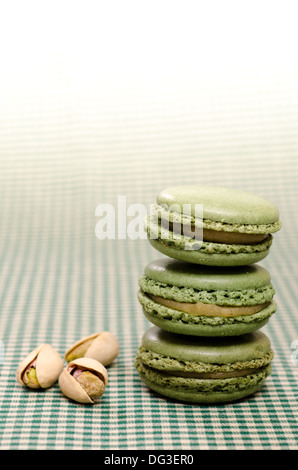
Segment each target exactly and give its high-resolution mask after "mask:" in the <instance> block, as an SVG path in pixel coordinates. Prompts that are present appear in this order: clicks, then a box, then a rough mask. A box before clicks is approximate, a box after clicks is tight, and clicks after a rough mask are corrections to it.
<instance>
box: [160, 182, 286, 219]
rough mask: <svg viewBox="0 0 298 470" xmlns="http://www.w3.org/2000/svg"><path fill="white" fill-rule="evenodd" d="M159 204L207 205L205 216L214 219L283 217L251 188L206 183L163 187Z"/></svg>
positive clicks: (193, 209) (193, 210)
mask: <svg viewBox="0 0 298 470" xmlns="http://www.w3.org/2000/svg"><path fill="white" fill-rule="evenodd" d="M157 203H158V204H160V205H167V206H169V207H170V206H171V205H174V204H177V205H179V206H180V207H181V209H182V208H183V205H184V204H191V205H192V207H191V214H192V215H193V216H195V215H196V214H195V204H202V205H203V217H204V219H209V220H213V221H220V222H225V223H242V224H256V225H258V224H270V223H274V222H275V221H277V220H278V218H279V212H278V209H277V207H276V206H275V205H274V204H273V203H272V202H270V201H268V200H267V199H265V198H263V197H260V196H258V195H255V194H253V193H250V192H247V191H241V190H238V189H232V188H223V187H215V186H205V185H187V186H184V185H181V186H174V187H169V188H166V189H164V190H162V191H161V192H160V193H159V194H158V196H157Z"/></svg>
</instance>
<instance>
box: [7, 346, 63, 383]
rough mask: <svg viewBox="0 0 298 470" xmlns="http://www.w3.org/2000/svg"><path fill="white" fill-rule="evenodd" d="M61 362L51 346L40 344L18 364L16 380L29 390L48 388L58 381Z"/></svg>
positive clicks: (61, 366)
mask: <svg viewBox="0 0 298 470" xmlns="http://www.w3.org/2000/svg"><path fill="white" fill-rule="evenodd" d="M62 369H63V360H62V357H61V356H60V354H58V353H57V352H56V351H55V350H54V349H53V348H52V346H50V345H49V344H41V345H40V346H38V347H37V348H35V349H34V350H33V351H31V352H30V353H29V354H28V356H26V357H25V359H23V361H22V362H21V363H20V364H19V366H18V369H17V372H16V379H17V381H18V382H19V383H20V384H21V385H24V386H26V387H29V388H48V387H51V385H53V383H54V382H56V380H57V379H58V377H59V375H60V373H61V371H62Z"/></svg>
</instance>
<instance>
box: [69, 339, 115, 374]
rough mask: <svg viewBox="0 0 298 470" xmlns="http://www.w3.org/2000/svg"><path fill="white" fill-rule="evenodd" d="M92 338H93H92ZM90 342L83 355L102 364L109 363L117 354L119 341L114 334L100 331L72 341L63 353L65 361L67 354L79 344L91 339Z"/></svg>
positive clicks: (106, 364)
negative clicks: (74, 341)
mask: <svg viewBox="0 0 298 470" xmlns="http://www.w3.org/2000/svg"><path fill="white" fill-rule="evenodd" d="M93 338H94V339H93ZM92 339H93V341H92V343H91V344H90V346H89V347H88V349H87V350H86V351H85V353H84V355H83V357H90V358H93V359H96V360H97V361H99V362H100V363H101V364H103V365H104V366H108V365H110V364H111V363H112V362H113V361H114V359H116V357H117V356H118V354H119V342H118V340H117V338H116V336H115V335H113V334H112V333H110V332H109V331H103V332H102V333H94V334H92V335H90V336H85V337H84V338H82V339H80V340H79V341H77V342H76V343H74V344H73V345H72V346H71V347H70V348H69V349H68V350H67V351H66V353H65V355H64V358H65V360H66V361H67V357H68V356H69V354H70V353H71V352H72V351H73V350H74V349H76V348H77V347H78V346H81V345H82V344H83V343H85V342H86V341H90V340H92Z"/></svg>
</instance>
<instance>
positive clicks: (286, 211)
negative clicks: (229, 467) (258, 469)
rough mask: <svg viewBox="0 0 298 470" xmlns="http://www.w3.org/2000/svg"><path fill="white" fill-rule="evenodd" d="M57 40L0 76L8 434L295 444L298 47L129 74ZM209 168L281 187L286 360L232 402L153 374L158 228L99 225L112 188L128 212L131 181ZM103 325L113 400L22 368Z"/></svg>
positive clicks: (210, 175) (281, 319) (13, 443)
mask: <svg viewBox="0 0 298 470" xmlns="http://www.w3.org/2000/svg"><path fill="white" fill-rule="evenodd" d="M22 24H23V23H22ZM19 26H21V25H19ZM29 26H30V25H29ZM118 26H119V25H118ZM29 29H30V28H29ZM39 32H40V33H41V32H42V28H41V29H40V31H39ZM140 32H141V31H139V33H140ZM89 34H90V36H88V38H89V39H90V41H91V39H92V37H91V34H93V33H91V32H90V33H89ZM94 34H95V33H94ZM98 34H99V33H98ZM73 36H74V37H76V36H75V35H73ZM24 37H26V36H25V35H24ZM51 38H52V35H51ZM65 41H67V39H65ZM32 44H33V41H32ZM34 44H35V42H34ZM66 44H67V45H68V47H66ZM78 44H79V43H76V45H78ZM132 44H133V42H132ZM17 46H18V47H19V43H18V45H15V49H16V51H18V48H17ZM54 46H55V43H54ZM58 46H59V45H58V44H56V49H54V52H55V53H53V54H51V53H50V52H51V49H50V47H51V45H50V43H46V44H45V45H44V46H43V47H45V54H46V55H45V56H44V55H42V54H40V56H39V60H40V61H39V62H38V64H37V62H31V63H30V64H29V66H31V69H30V67H29V71H28V69H25V67H24V73H23V75H22V76H21V77H20V76H19V74H18V69H17V64H16V63H15V62H11V61H10V59H9V57H6V61H7V67H8V68H6V71H5V73H4V75H3V74H2V75H3V76H2V77H1V79H0V80H1V91H0V93H1V94H2V93H3V96H2V97H3V99H2V100H1V107H0V122H1V134H0V210H1V219H0V235H1V236H0V245H1V252H0V266H1V277H0V312H1V314H0V339H1V340H2V341H3V343H4V346H5V361H4V363H3V364H2V365H0V374H1V375H0V397H1V399H0V447H1V448H2V449H294V448H296V449H297V448H298V430H297V421H298V383H297V381H298V354H297V361H296V362H297V363H296V362H295V358H296V355H295V351H296V350H295V348H294V346H293V344H292V342H293V341H297V340H298V317H297V300H296V299H297V280H298V279H297V275H298V269H297V266H298V265H297V258H298V252H297V235H296V234H297V231H298V222H297V217H296V211H297V196H298V190H297V181H298V179H297V177H298V160H297V148H298V134H297V126H298V106H297V102H298V101H297V96H298V89H297V83H298V67H295V64H294V63H293V58H294V55H293V56H291V61H288V62H286V61H284V63H283V64H282V66H280V65H281V64H280V63H278V61H275V60H271V61H269V62H266V61H264V63H263V62H262V63H260V64H251V63H248V64H246V63H245V62H241V63H240V64H239V63H238V62H237V63H236V62H233V63H232V65H231V64H227V65H226V66H225V65H223V64H222V63H219V64H218V65H216V63H214V64H209V66H208V64H205V66H204V67H203V66H202V69H197V68H194V65H193V61H192V60H191V57H190V56H186V58H185V56H184V62H183V66H182V67H181V68H180V67H178V65H177V64H176V63H175V61H174V59H173V62H171V63H167V65H168V69H166V68H165V66H164V62H163V61H161V62H160V64H159V68H157V69H154V63H153V62H152V61H153V58H152V57H151V56H150V58H149V59H148V60H149V63H147V62H146V61H145V60H144V59H142V58H140V61H141V62H140V69H135V72H134V73H131V74H130V73H129V69H128V71H127V72H126V73H125V74H124V76H123V77H122V79H121V77H120V78H119V77H118V74H117V69H116V68H115V69H112V65H111V63H110V62H109V58H108V57H107V56H102V57H101V58H102V60H104V65H106V66H110V67H111V69H109V68H108V69H104V72H103V71H102V69H100V67H99V68H98V69H97V68H95V65H94V61H93V57H94V56H93V55H92V54H91V53H90V50H89V51H88V50H87V51H86V50H85V49H84V50H83V49H80V48H77V49H76V54H71V53H70V52H71V51H72V49H71V47H70V46H69V44H68V43H67V42H65V43H64V49H63V48H62V49H61V48H60V47H58ZM147 46H148V45H147ZM114 47H115V51H114V52H115V53H116V52H117V48H116V45H115V44H114ZM16 51H15V52H16ZM121 51H122V52H123V50H122V49H121ZM121 51H120V52H121ZM52 52H53V51H52ZM96 52H98V50H96ZM122 52H121V53H122ZM178 52H179V51H178ZM180 52H181V51H180ZM98 53H99V54H102V53H103V51H102V50H101V49H100V50H99V52H98ZM147 53H148V50H147ZM86 54H87V55H86ZM120 56H121V54H120V53H119V57H120ZM181 57H182V55H181ZM175 58H176V56H175ZM99 59H100V57H99ZM24 60H25V59H24ZM150 60H151V61H150ZM251 60H253V59H251ZM33 64H35V66H34V73H33ZM23 65H24V64H23V63H22V62H21V63H20V65H19V66H20V67H21V68H22V66H23ZM122 65H123V64H122ZM129 65H131V64H129ZM251 65H253V66H255V68H253V67H251V68H250V66H251ZM120 66H121V64H120ZM174 66H175V67H174ZM142 67H143V68H142ZM136 70H137V71H136ZM152 70H153V71H152ZM256 70H257V72H256ZM22 71H23V69H22ZM149 71H151V74H150V73H149ZM173 71H174V72H175V73H172V72H173ZM109 73H110V75H109ZM117 78H118V79H117ZM196 182H197V183H204V184H213V185H216V184H218V185H223V186H231V187H235V188H239V189H244V190H248V191H252V192H256V193H257V194H260V195H263V196H265V197H268V198H269V199H270V200H272V201H273V202H275V203H276V205H277V206H278V207H279V210H280V214H281V219H282V222H283V229H282V231H281V232H279V233H277V234H276V235H275V236H274V242H273V245H272V248H271V251H270V255H269V257H268V258H266V259H265V260H264V261H262V263H261V264H262V265H263V266H265V267H266V268H267V269H268V270H269V271H270V273H271V276H272V282H273V284H274V286H275V288H276V297H275V299H276V301H277V304H278V310H277V312H276V313H275V314H274V316H273V317H272V318H271V319H270V322H269V324H268V325H267V326H266V327H265V328H264V329H263V330H264V332H265V333H266V334H267V335H268V336H269V337H270V339H271V342H272V347H273V349H274V351H275V358H274V361H273V371H272V375H271V376H270V377H269V378H268V379H267V381H266V383H265V385H264V386H263V388H262V389H261V391H260V392H258V393H257V394H255V395H254V396H253V397H250V398H249V399H247V400H244V401H242V402H239V403H234V404H227V405H220V406H199V405H190V404H181V403H176V402H172V401H170V400H167V399H165V398H162V397H159V396H157V395H156V394H154V393H153V392H151V391H150V390H148V389H147V388H146V386H145V385H144V384H143V383H141V381H140V380H139V377H138V374H137V372H136V370H135V369H134V357H135V353H136V350H137V348H138V346H139V344H140V341H141V338H142V335H143V333H144V331H145V330H146V329H147V328H148V327H149V326H150V324H149V322H148V321H147V320H146V319H145V318H144V316H143V314H142V312H141V308H140V305H139V304H138V301H137V298H136V292H137V289H138V282H137V281H138V278H139V277H140V275H141V274H142V273H143V269H144V266H145V265H146V264H147V263H148V262H150V261H151V260H153V259H155V258H158V257H160V256H161V255H160V254H159V253H157V252H156V251H154V250H153V248H152V247H151V246H150V245H149V243H148V241H147V240H141V239H137V240H129V239H127V240H119V239H115V240H98V239H97V238H96V236H95V225H96V222H97V220H98V219H97V218H96V217H95V208H96V207H97V205H98V204H101V203H110V204H113V205H114V207H115V209H116V215H117V198H118V196H119V195H122V196H123V195H124V196H126V197H127V205H129V204H131V203H140V204H145V205H146V206H147V207H148V205H149V204H151V203H152V202H154V200H155V196H156V194H157V192H158V191H159V190H160V189H162V188H164V187H166V186H168V185H170V184H171V185H172V184H181V183H183V184H187V183H196ZM128 221H129V219H128ZM102 330H108V331H111V332H113V333H114V334H116V336H117V337H118V339H119V342H120V347H121V351H120V355H119V357H118V358H117V360H116V361H115V362H114V363H113V364H112V365H111V366H110V367H109V369H108V372H109V385H108V388H107V390H106V393H105V394H104V395H103V397H102V400H101V403H100V404H97V405H94V406H92V407H90V406H84V405H79V404H76V403H73V402H71V401H70V400H68V399H67V398H66V397H64V396H63V395H62V394H61V392H60V390H59V387H58V385H55V386H53V387H52V388H50V389H49V390H47V391H30V390H27V389H25V388H22V387H21V386H20V385H19V384H18V383H17V382H16V380H15V371H16V368H17V366H18V364H19V362H20V360H21V359H22V358H23V357H24V356H25V355H27V354H28V353H29V352H30V351H31V350H32V349H33V348H35V347H36V346H37V345H38V344H40V343H42V342H48V343H50V344H51V345H52V346H53V347H54V348H55V349H57V351H59V352H60V353H61V354H62V355H63V354H64V352H65V350H66V349H67V348H68V347H69V345H71V344H72V343H73V342H75V341H77V340H78V339H80V338H81V337H82V336H85V335H89V334H91V333H93V332H96V331H102Z"/></svg>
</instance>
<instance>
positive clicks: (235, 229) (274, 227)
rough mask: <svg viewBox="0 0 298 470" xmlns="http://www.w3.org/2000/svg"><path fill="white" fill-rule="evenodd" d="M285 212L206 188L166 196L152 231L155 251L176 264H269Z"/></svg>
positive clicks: (153, 216)
mask: <svg viewBox="0 0 298 470" xmlns="http://www.w3.org/2000/svg"><path fill="white" fill-rule="evenodd" d="M280 229H281V221H280V219H279V211H278V209H277V207H276V206H275V205H274V204H273V203H272V202H270V201H268V200H267V199H265V198H263V197H261V196H258V195H255V194H253V193H250V192H247V191H241V190H238V189H233V188H223V187H215V186H205V185H190V186H174V187H169V188H166V189H164V190H162V191H161V192H160V193H159V194H158V195H157V199H156V203H155V204H153V205H152V206H151V209H150V215H149V216H148V218H147V220H146V230H147V235H148V239H149V241H150V243H151V245H152V246H153V247H154V248H156V249H157V250H159V251H160V252H161V253H163V254H164V255H167V256H169V257H171V258H175V259H180V260H183V261H188V262H190V263H197V264H203V265H210V266H241V265H247V264H253V263H257V262H258V261H261V260H262V259H264V258H265V257H266V256H267V255H268V253H269V249H270V247H271V245H272V240H273V236H272V234H273V233H275V232H277V231H278V230H280Z"/></svg>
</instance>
